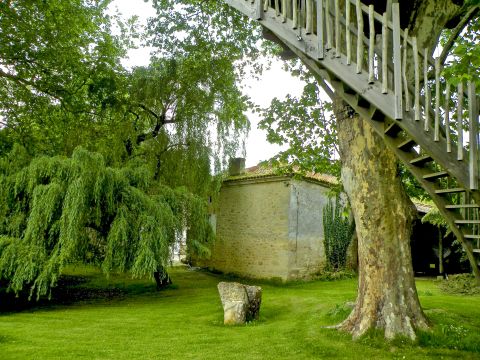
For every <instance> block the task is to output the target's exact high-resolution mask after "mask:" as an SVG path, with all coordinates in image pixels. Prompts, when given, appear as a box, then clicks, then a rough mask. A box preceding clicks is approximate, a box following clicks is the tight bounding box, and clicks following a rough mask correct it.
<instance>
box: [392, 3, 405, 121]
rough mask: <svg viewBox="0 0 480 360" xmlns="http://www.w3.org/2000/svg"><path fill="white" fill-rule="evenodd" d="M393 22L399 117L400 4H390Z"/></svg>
mask: <svg viewBox="0 0 480 360" xmlns="http://www.w3.org/2000/svg"><path fill="white" fill-rule="evenodd" d="M392 23H393V69H394V70H393V79H394V87H395V119H401V118H402V115H403V108H402V52H401V48H400V46H401V44H400V5H399V4H398V3H394V4H392Z"/></svg>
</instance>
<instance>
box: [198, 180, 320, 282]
mask: <svg viewBox="0 0 480 360" xmlns="http://www.w3.org/2000/svg"><path fill="white" fill-rule="evenodd" d="M327 192H328V188H325V187H323V186H321V185H319V184H318V183H310V182H306V181H298V180H292V179H290V178H289V177H286V176H272V177H268V178H260V179H244V180H236V181H227V182H225V183H224V185H223V186H222V189H221V192H220V196H219V199H218V206H217V209H216V236H217V238H216V242H215V244H214V246H213V247H212V249H211V250H212V255H211V258H210V259H208V260H196V261H195V264H196V265H198V266H203V267H207V268H211V269H215V270H220V271H222V272H224V273H234V274H238V275H242V276H247V277H252V278H267V279H268V278H281V279H282V280H292V279H297V278H308V277H309V276H310V275H311V274H313V273H316V272H318V270H319V269H320V268H321V266H322V264H323V262H324V252H323V226H322V216H321V210H322V208H323V206H324V204H325V203H326V201H327V198H326V194H327Z"/></svg>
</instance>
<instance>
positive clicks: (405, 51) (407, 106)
mask: <svg viewBox="0 0 480 360" xmlns="http://www.w3.org/2000/svg"><path fill="white" fill-rule="evenodd" d="M407 56H408V29H405V32H404V33H403V64H402V77H403V89H404V92H405V111H410V93H409V91H408V79H407V64H408V59H407Z"/></svg>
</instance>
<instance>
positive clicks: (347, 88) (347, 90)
mask: <svg viewBox="0 0 480 360" xmlns="http://www.w3.org/2000/svg"><path fill="white" fill-rule="evenodd" d="M343 92H344V93H345V94H351V95H355V94H356V93H357V92H356V91H355V90H354V89H352V88H351V87H350V86H348V84H347V83H343Z"/></svg>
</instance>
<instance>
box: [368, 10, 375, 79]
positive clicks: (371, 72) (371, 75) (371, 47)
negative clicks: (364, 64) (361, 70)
mask: <svg viewBox="0 0 480 360" xmlns="http://www.w3.org/2000/svg"><path fill="white" fill-rule="evenodd" d="M374 12H375V11H374V8H373V5H369V6H368V28H369V36H370V38H369V41H368V82H369V83H370V84H372V83H373V82H374V81H375V17H374Z"/></svg>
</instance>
